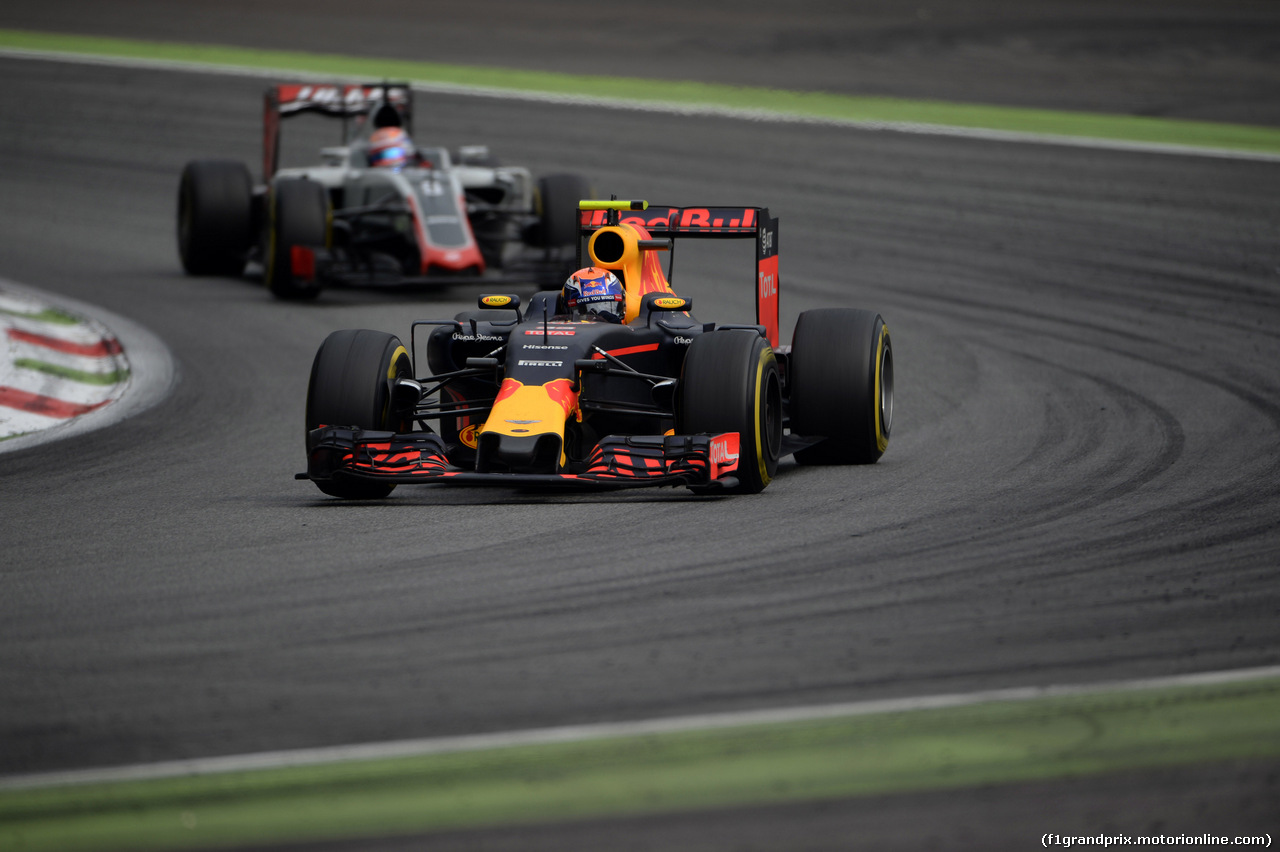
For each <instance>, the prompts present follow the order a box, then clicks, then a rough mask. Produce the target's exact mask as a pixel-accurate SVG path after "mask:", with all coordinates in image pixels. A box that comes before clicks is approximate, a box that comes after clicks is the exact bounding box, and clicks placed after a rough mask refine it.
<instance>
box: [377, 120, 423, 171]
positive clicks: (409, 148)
mask: <svg viewBox="0 0 1280 852" xmlns="http://www.w3.org/2000/svg"><path fill="white" fill-rule="evenodd" d="M412 157H413V143H412V142H410V141H409V134H408V133H405V132H404V130H402V129H401V128H399V127H383V128H380V129H378V130H375V131H373V135H372V136H370V137H369V165H371V166H376V167H379V168H388V169H400V168H404V167H405V166H407V165H408V164H409V161H410V159H412Z"/></svg>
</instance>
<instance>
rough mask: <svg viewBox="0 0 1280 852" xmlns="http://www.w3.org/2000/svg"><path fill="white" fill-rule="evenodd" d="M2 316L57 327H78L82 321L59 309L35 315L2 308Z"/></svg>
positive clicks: (39, 312)
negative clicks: (46, 323)
mask: <svg viewBox="0 0 1280 852" xmlns="http://www.w3.org/2000/svg"><path fill="white" fill-rule="evenodd" d="M0 314H4V315H5V316H11V317H21V318H22V319H29V320H35V321H37V322H49V323H54V324H56V325H77V324H79V322H80V320H79V319H77V318H76V317H73V316H72V315H71V314H68V313H66V312H65V311H60V310H58V309H57V308H45V309H44V310H42V311H36V312H34V313H25V312H23V311H11V310H9V309H8V308H0Z"/></svg>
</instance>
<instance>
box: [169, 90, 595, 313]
mask: <svg viewBox="0 0 1280 852" xmlns="http://www.w3.org/2000/svg"><path fill="white" fill-rule="evenodd" d="M412 95H413V93H412V90H411V89H410V88H409V86H408V85H407V84H378V85H342V86H313V85H277V86H272V87H271V88H269V89H268V90H267V92H266V96H265V105H264V111H263V165H262V174H263V182H264V183H263V185H259V186H255V185H254V184H253V181H252V179H251V177H250V174H249V170H248V168H247V167H246V166H245V165H244V164H243V163H240V162H235V161H227V160H196V161H193V162H190V163H188V164H187V166H186V168H185V169H184V170H183V172H182V180H181V184H180V187H179V192H178V252H179V254H180V255H181V258H182V265H183V267H184V268H185V269H186V271H187V273H188V274H191V275H241V274H243V273H244V271H245V269H246V267H247V265H248V264H249V263H257V264H260V265H261V268H262V275H263V278H264V279H265V281H266V284H267V286H268V287H269V288H270V290H271V292H272V293H274V294H275V295H276V296H278V297H280V298H284V299H305V298H313V297H315V296H316V295H317V294H318V293H319V292H320V290H321V288H322V287H324V286H326V285H331V284H335V285H346V286H360V285H365V286H391V285H399V284H411V285H420V286H421V285H433V284H457V283H468V282H469V283H475V284H481V285H486V284H487V285H494V284H501V283H506V282H520V283H527V282H529V281H537V282H544V283H546V284H548V285H549V284H551V283H559V281H561V280H563V279H564V277H565V276H566V275H567V274H568V273H570V272H572V271H573V269H574V267H573V265H572V264H573V262H574V259H575V256H576V252H577V243H578V228H577V211H576V209H575V205H576V203H577V201H578V200H579V199H580V198H589V197H591V196H592V193H591V188H590V185H589V183H588V182H587V181H586V180H585V179H584V178H583V177H581V176H579V175H573V174H555V175H547V176H544V177H541V178H539V179H538V180H537V181H535V180H534V179H533V177H532V176H531V174H530V172H529V170H528V169H525V168H519V167H511V166H498V165H496V163H495V161H494V160H493V158H492V157H491V156H490V155H489V152H488V149H487V148H484V147H482V146H473V147H466V148H462V149H460V150H459V151H457V152H454V153H450V152H449V151H448V150H446V149H445V148H441V147H422V146H415V145H414V143H413V141H412V138H411V135H410V134H411V133H412V129H413V99H412ZM304 114H318V115H321V116H328V117H332V118H337V119H341V124H342V137H341V144H340V145H338V146H336V147H332V148H324V149H322V150H321V159H322V163H321V164H320V165H317V166H310V167H307V168H287V169H286V168H280V163H279V160H280V139H281V129H282V127H283V124H284V121H285V120H286V119H288V118H292V117H294V116H299V115H304ZM384 140H388V141H384ZM389 140H394V141H389ZM384 154H391V155H394V156H385V157H384V156H383V155H384Z"/></svg>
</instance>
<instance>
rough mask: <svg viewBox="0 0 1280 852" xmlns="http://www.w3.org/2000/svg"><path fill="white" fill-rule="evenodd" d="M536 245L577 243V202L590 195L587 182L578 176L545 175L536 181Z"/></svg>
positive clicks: (591, 195)
mask: <svg viewBox="0 0 1280 852" xmlns="http://www.w3.org/2000/svg"><path fill="white" fill-rule="evenodd" d="M538 196H539V203H540V206H539V208H538V215H539V218H540V221H539V228H538V237H539V240H540V242H539V245H540V246H542V247H544V248H560V247H565V246H576V245H577V244H578V202H579V201H581V200H582V199H584V198H594V197H595V191H594V190H593V189H592V188H591V182H590V181H588V180H587V179H586V178H584V177H583V176H582V175H575V174H563V175H547V176H546V177H543V178H540V179H539V180H538Z"/></svg>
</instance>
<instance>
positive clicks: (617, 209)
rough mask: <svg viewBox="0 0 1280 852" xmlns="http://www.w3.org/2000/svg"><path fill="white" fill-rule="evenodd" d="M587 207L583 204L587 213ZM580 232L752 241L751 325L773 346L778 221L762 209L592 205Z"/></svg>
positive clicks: (583, 213)
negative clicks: (616, 228) (618, 228)
mask: <svg viewBox="0 0 1280 852" xmlns="http://www.w3.org/2000/svg"><path fill="white" fill-rule="evenodd" d="M587 205H588V202H582V205H581V206H582V207H584V208H585V207H586V206H587ZM579 217H580V218H579V222H578V226H579V231H580V233H581V234H583V235H587V234H591V233H593V232H594V231H596V230H597V229H599V228H603V227H605V226H606V225H609V224H611V223H612V224H620V225H637V226H639V227H641V228H644V229H645V230H646V231H648V233H649V234H650V236H652V237H655V238H662V237H671V238H675V237H702V238H709V239H747V238H750V237H755V240H756V323H757V324H759V325H762V326H764V328H765V333H766V334H767V336H768V338H769V343H770V345H772V346H775V347H776V346H777V345H778V326H779V315H780V311H779V306H778V291H779V290H780V289H781V288H780V286H779V280H778V220H777V219H776V218H774V217H772V216H770V215H769V209H768V208H767V207H664V206H661V205H658V206H652V205H648V204H646V202H643V201H610V202H592V203H591V208H590V209H582V210H580V212H579Z"/></svg>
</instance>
